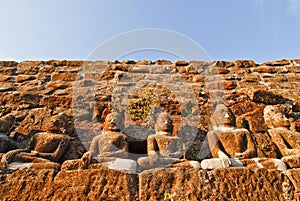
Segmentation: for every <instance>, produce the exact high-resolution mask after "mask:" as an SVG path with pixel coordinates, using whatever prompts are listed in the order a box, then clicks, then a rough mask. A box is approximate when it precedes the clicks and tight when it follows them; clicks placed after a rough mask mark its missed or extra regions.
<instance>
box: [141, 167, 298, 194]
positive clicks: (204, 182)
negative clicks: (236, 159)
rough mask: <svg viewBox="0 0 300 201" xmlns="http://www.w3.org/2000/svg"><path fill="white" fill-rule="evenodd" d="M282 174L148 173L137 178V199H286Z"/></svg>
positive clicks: (246, 171) (233, 171) (223, 171)
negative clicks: (168, 197)
mask: <svg viewBox="0 0 300 201" xmlns="http://www.w3.org/2000/svg"><path fill="white" fill-rule="evenodd" d="M285 181H287V177H286V176H284V174H283V173H279V172H277V171H271V170H266V169H259V170H257V171H251V170H249V169H247V168H228V169H217V170H213V171H210V172H208V171H204V170H196V169H186V168H164V169H155V170H149V171H145V172H143V173H141V174H140V175H139V195H140V200H163V199H164V197H165V196H168V195H172V194H174V192H175V194H176V195H174V196H173V198H174V199H175V200H180V199H181V200H186V199H188V200H286V198H287V197H288V196H289V197H293V192H292V191H290V192H287V193H286V192H285V191H284V189H283V187H282V183H284V182H285Z"/></svg>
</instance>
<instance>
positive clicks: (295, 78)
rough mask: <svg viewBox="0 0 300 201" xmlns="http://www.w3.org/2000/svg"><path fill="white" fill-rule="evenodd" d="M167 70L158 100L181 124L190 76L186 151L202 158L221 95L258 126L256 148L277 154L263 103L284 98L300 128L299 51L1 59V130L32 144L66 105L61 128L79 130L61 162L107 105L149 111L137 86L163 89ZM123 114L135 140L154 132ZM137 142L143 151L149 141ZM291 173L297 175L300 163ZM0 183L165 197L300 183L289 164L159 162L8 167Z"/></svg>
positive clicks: (68, 192) (239, 194)
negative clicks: (191, 135)
mask: <svg viewBox="0 0 300 201" xmlns="http://www.w3.org/2000/svg"><path fill="white" fill-rule="evenodd" d="M99 72H100V73H99ZM168 80H169V81H170V83H171V84H173V85H175V88H174V89H172V90H166V91H164V90H162V93H161V96H162V97H164V96H165V98H164V99H163V100H161V101H160V102H159V103H158V104H157V105H158V106H161V107H163V108H164V109H165V110H167V111H168V112H169V113H170V114H172V116H173V119H174V124H175V125H174V126H175V132H177V131H180V125H181V123H182V122H181V121H182V116H184V115H185V113H189V112H191V111H184V110H183V108H184V107H181V106H182V105H181V104H180V97H186V96H188V95H190V93H188V91H186V90H185V88H183V87H184V86H185V85H184V84H187V86H188V87H189V89H190V91H192V94H193V97H194V98H195V100H194V101H195V102H196V103H197V106H198V115H199V121H198V124H197V125H196V126H197V128H198V129H199V132H198V135H197V136H195V141H194V143H193V145H192V146H191V148H190V150H189V151H188V153H187V157H188V158H189V159H193V160H195V159H196V158H195V153H198V152H199V150H200V147H201V145H202V143H203V140H204V139H205V137H206V133H207V131H208V130H209V127H210V122H209V119H210V115H211V112H212V108H213V107H214V104H215V103H218V102H224V103H225V104H226V106H228V107H229V108H230V109H231V111H232V112H233V114H234V116H235V119H236V126H237V127H238V128H246V129H248V130H249V131H250V132H251V134H252V135H253V137H254V140H255V144H256V149H257V153H258V156H259V157H270V158H276V157H277V158H278V157H280V156H279V155H278V150H277V148H276V146H275V145H274V144H273V143H272V141H271V139H270V136H269V135H268V133H267V127H266V125H265V122H264V119H263V109H264V108H265V106H267V105H277V106H278V107H281V108H282V110H283V111H284V112H285V114H286V116H287V117H288V118H289V121H290V122H291V127H290V130H292V131H295V132H299V131H300V120H299V117H300V88H299V82H300V60H281V61H271V62H265V63H262V64H255V63H254V62H253V61H234V62H225V61H216V62H211V63H206V62H200V61H191V62H184V61H179V62H175V63H171V62H168V61H156V62H150V61H139V62H134V61H123V62H122V63H120V62H117V61H116V62H102V61H98V62H83V61H56V60H52V61H26V62H20V63H17V62H7V61H2V62H0V94H1V98H0V118H1V119H0V121H1V124H0V133H1V134H4V135H6V136H9V137H10V138H11V139H13V140H14V141H16V142H17V144H18V145H19V146H20V147H25V144H26V143H27V141H28V140H29V138H30V137H31V136H33V135H34V134H35V133H38V132H44V131H47V130H55V128H52V127H53V124H51V117H53V116H55V115H57V114H60V113H64V114H65V115H66V116H67V118H68V123H67V125H66V126H65V127H64V128H63V129H60V130H57V129H56V130H57V133H61V134H67V135H69V136H71V137H73V138H75V140H74V141H72V144H71V146H69V149H68V150H67V153H66V154H65V155H64V157H63V159H62V161H60V162H61V163H63V162H64V161H65V160H69V159H76V158H80V157H81V156H82V154H83V153H84V152H85V151H86V149H87V148H88V146H89V143H90V141H91V139H92V138H93V137H94V136H95V135H97V134H98V132H99V130H101V128H102V126H103V125H102V124H103V122H104V118H105V116H106V115H107V114H108V112H109V110H111V109H120V107H121V108H122V107H123V108H125V109H127V110H128V108H129V109H131V110H132V111H131V112H132V115H137V114H139V115H144V114H143V113H135V109H136V108H134V107H133V106H134V105H131V106H132V107H129V105H130V104H134V103H136V102H138V103H140V104H142V105H143V104H144V103H145V102H147V100H145V99H141V97H142V95H143V94H141V92H139V89H140V88H143V87H152V88H155V89H157V88H159V87H158V86H159V85H163V84H165V83H166V82H168ZM181 86H182V88H180V87H181ZM183 89H184V90H183ZM124 97H129V99H124ZM130 101H131V102H130ZM82 103H84V104H82ZM116 103H117V104H116ZM157 105H156V106H157ZM73 106H74V107H75V109H76V112H74V113H73V109H74V107H73ZM79 110H81V111H80V112H78V111H79ZM9 114H10V115H12V116H13V117H14V120H13V121H11V122H10V121H9V120H5V119H4V117H5V116H7V115H9ZM146 114H147V113H146ZM126 120H128V121H127V122H126V123H127V125H126V126H127V127H126V128H127V129H128V130H127V131H130V132H132V133H131V136H133V139H132V143H133V145H135V146H136V145H137V144H139V146H143V145H144V144H143V143H144V142H145V140H146V138H147V136H148V135H149V134H151V133H147V132H143V135H141V133H142V132H140V131H139V129H141V128H147V126H148V125H149V122H151V118H150V119H148V120H147V121H135V122H134V121H133V120H129V115H127V117H126ZM133 123H139V124H140V127H134V126H132V124H133ZM130 126H131V127H130ZM49 127H50V129H49ZM129 127H130V129H129ZM145 130H147V129H145ZM125 131H126V129H125ZM150 131H151V129H150ZM137 141H141V142H140V143H137ZM140 149H143V148H142V147H141V148H140ZM133 152H141V153H144V152H145V149H144V150H134V151H133ZM1 157H2V155H1V154H0V158H1ZM294 174H295V175H299V174H298V170H295V172H294ZM153 175H154V176H153ZM158 175H161V176H158ZM0 185H1V188H0V198H1V200H26V199H33V200H47V199H49V200H51V199H53V198H55V200H56V199H58V200H59V199H61V200H65V199H74V200H76V198H78V199H80V200H84V199H87V200H93V199H96V200H99V199H102V200H122V199H123V200H135V199H136V200H138V199H139V200H162V199H164V197H165V198H166V199H167V198H170V199H171V197H174V198H176V199H182V200H184V199H189V200H247V199H248V200H288V199H290V200H292V199H293V191H294V187H293V185H292V184H291V183H290V181H289V179H287V177H286V176H285V174H284V173H283V172H277V171H274V170H265V169H259V170H256V171H251V170H249V169H246V168H245V169H235V168H229V169H219V170H213V171H204V170H196V169H192V168H171V169H155V170H149V171H146V172H142V173H140V174H139V175H138V176H133V175H126V174H123V173H118V172H114V171H112V170H107V169H105V168H104V167H101V168H100V169H88V170H76V171H75V170H73V171H69V172H66V171H60V172H56V171H54V170H35V169H29V170H27V169H25V170H18V171H11V170H7V169H5V168H2V169H1V183H0ZM20 192H22V193H20ZM174 192H175V194H174Z"/></svg>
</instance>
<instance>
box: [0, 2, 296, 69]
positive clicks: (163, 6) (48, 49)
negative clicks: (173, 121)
mask: <svg viewBox="0 0 300 201" xmlns="http://www.w3.org/2000/svg"><path fill="white" fill-rule="evenodd" d="M0 24H1V28H0V60H17V61H23V60H48V59H69V60H73V59H86V58H87V57H88V56H89V54H91V52H93V50H94V49H95V48H96V47H97V46H98V45H99V44H101V43H103V42H104V41H106V40H108V39H109V38H112V37H114V36H116V35H118V34H121V33H123V32H128V31H130V30H133V29H141V28H163V29H169V30H172V31H175V32H178V33H180V34H183V35H185V36H187V37H189V38H190V39H192V40H194V41H195V42H197V43H198V44H199V45H201V46H202V48H204V49H205V50H206V52H207V53H208V54H209V55H210V57H211V58H212V60H236V59H253V60H254V61H256V62H257V63H260V62H263V61H267V60H274V59H282V58H287V59H292V58H300V1H299V0H226V1H224V0H223V1H222V0H205V1H204V0H186V1H183V0H85V1H84V0H65V1H64V0H51V1H47V0H22V1H19V0H0ZM152 54H153V53H152ZM132 57H133V58H134V59H142V57H144V55H143V54H138V55H135V56H132ZM167 57H168V55H164V54H160V53H159V52H157V55H156V54H153V55H152V58H151V59H163V58H166V59H168V58H167Z"/></svg>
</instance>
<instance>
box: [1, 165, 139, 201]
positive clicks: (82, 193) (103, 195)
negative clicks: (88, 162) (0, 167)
mask: <svg viewBox="0 0 300 201" xmlns="http://www.w3.org/2000/svg"><path fill="white" fill-rule="evenodd" d="M0 173H1V175H2V174H3V172H0ZM0 182H1V183H0V185H1V188H0V200H128V201H131V200H137V199H138V189H137V186H138V183H137V182H138V181H137V176H136V175H130V174H125V173H122V172H119V171H113V170H109V169H108V168H105V167H97V169H89V170H74V171H60V172H59V173H57V172H55V171H54V170H35V169H24V170H17V171H15V172H14V173H12V174H10V175H8V176H7V177H6V178H5V179H4V180H2V181H0Z"/></svg>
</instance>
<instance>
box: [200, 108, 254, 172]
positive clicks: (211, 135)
mask: <svg viewBox="0 0 300 201" xmlns="http://www.w3.org/2000/svg"><path fill="white" fill-rule="evenodd" d="M211 122H212V130H211V131H209V132H208V134H207V139H208V144H209V147H210V150H211V154H212V156H213V158H217V159H206V160H203V161H202V162H201V167H202V168H203V169H213V168H218V167H230V166H238V167H240V166H243V164H242V162H241V161H240V160H236V159H235V158H237V159H244V158H253V157H255V156H256V149H255V145H254V142H253V139H252V137H251V135H250V133H249V131H248V130H246V129H236V128H235V119H234V116H233V114H232V112H231V111H230V110H229V108H227V107H226V106H225V105H224V104H218V105H217V106H216V109H215V111H214V113H213V115H212V119H211Z"/></svg>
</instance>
